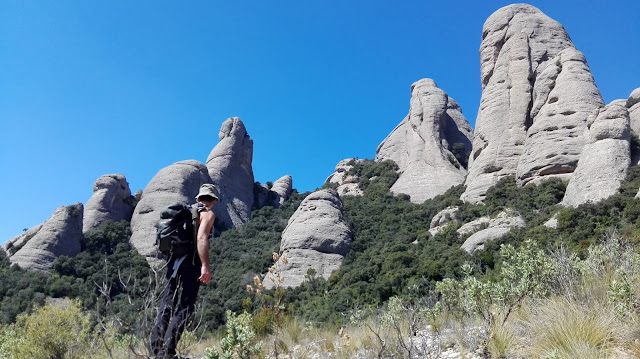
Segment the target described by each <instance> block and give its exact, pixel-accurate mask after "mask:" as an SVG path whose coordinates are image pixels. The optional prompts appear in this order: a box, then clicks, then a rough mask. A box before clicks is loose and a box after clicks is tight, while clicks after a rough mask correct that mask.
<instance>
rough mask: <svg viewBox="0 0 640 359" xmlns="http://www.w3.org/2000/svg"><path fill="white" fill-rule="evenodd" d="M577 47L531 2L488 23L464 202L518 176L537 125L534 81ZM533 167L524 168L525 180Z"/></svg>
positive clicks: (505, 9) (500, 12)
mask: <svg viewBox="0 0 640 359" xmlns="http://www.w3.org/2000/svg"><path fill="white" fill-rule="evenodd" d="M573 47H574V46H573V44H572V42H571V39H570V38H569V35H568V34H567V32H566V31H565V29H564V28H563V27H562V25H560V24H559V23H558V22H556V21H555V20H553V19H551V18H549V17H548V16H546V15H545V14H543V13H542V12H541V11H540V10H538V9H537V8H535V7H533V6H531V5H527V4H515V5H509V6H506V7H503V8H501V9H499V10H498V11H496V12H495V13H493V14H492V15H491V16H490V17H489V18H488V19H487V21H486V22H485V23H484V27H483V32H482V43H481V45H480V71H481V81H482V98H481V100H480V108H479V109H478V117H477V119H476V127H475V132H474V139H473V151H472V153H471V157H470V159H469V173H468V175H467V178H466V181H465V185H466V190H465V192H464V193H463V195H462V196H461V198H462V200H464V201H465V202H471V203H478V202H481V201H482V200H483V199H484V197H485V195H486V191H487V189H488V188H489V187H491V186H493V185H494V184H496V183H497V182H498V181H499V180H500V179H501V178H503V177H505V176H512V175H515V174H516V172H517V167H518V163H519V161H520V156H521V155H522V154H523V152H524V150H525V149H524V145H525V142H526V139H527V130H528V128H529V127H530V126H531V125H532V123H533V118H532V117H531V113H530V110H531V108H532V106H533V101H532V100H533V97H534V84H535V83H536V81H537V78H538V76H540V75H541V72H542V70H543V69H545V68H547V64H548V63H549V62H550V61H551V59H553V58H554V57H556V56H557V55H558V54H559V53H560V51H562V50H564V49H567V48H573ZM532 135H533V133H532ZM531 171H532V168H529V169H527V168H526V166H525V167H523V172H522V173H523V178H524V177H526V175H524V173H531Z"/></svg>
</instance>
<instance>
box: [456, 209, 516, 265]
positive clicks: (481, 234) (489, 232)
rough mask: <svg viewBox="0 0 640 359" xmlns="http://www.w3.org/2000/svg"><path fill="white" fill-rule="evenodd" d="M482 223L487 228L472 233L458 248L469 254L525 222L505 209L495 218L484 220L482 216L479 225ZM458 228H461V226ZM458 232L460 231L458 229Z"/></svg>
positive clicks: (514, 213)
mask: <svg viewBox="0 0 640 359" xmlns="http://www.w3.org/2000/svg"><path fill="white" fill-rule="evenodd" d="M470 223H471V222H470ZM470 223H468V224H470ZM484 225H486V226H487V228H485V229H481V230H478V231H477V232H475V233H473V234H472V235H471V236H469V238H467V240H466V241H464V243H463V244H462V246H461V247H460V248H461V249H463V250H465V251H466V252H467V253H469V254H471V253H473V252H475V251H477V250H479V249H483V248H484V245H485V243H487V242H489V241H491V240H494V239H498V238H500V237H502V236H504V235H505V234H507V233H509V232H510V231H511V230H513V229H514V228H522V227H524V226H525V225H526V223H525V221H524V219H523V218H522V217H521V216H520V215H519V214H518V213H516V212H514V211H510V210H506V211H503V212H500V213H499V214H498V215H497V216H496V217H495V218H491V219H488V221H486V222H485V220H484V217H483V218H482V224H481V226H484ZM460 229H462V227H461V228H460ZM458 233H460V230H459V231H458ZM466 233H468V232H466Z"/></svg>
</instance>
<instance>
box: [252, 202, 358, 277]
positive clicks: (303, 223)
mask: <svg viewBox="0 0 640 359" xmlns="http://www.w3.org/2000/svg"><path fill="white" fill-rule="evenodd" d="M343 210H344V209H343V205H342V201H341V200H340V197H338V195H337V193H336V192H335V191H333V190H319V191H316V192H314V193H312V194H310V195H309V196H307V198H305V199H304V200H303V201H302V203H300V206H299V207H298V209H297V210H296V212H295V213H294V214H293V215H292V216H291V218H290V219H289V223H288V224H287V227H286V228H285V229H284V231H283V232H282V241H281V243H280V259H279V263H277V264H276V267H278V268H280V273H279V274H280V276H281V277H282V278H284V282H283V283H281V284H280V286H281V287H297V286H300V284H302V282H303V281H304V280H305V276H306V274H307V271H308V270H309V269H310V268H313V269H314V270H315V273H316V275H317V276H319V277H322V278H325V279H328V278H329V276H330V275H331V273H333V272H334V271H335V270H337V269H338V268H339V267H340V265H341V264H342V260H343V259H344V256H345V255H346V254H347V253H348V252H349V249H350V248H351V241H352V233H351V228H350V227H349V224H348V222H347V219H346V218H345V216H344V213H343ZM283 257H284V258H286V260H287V263H284V262H283ZM264 285H265V286H266V287H267V288H273V286H274V283H273V282H272V281H270V280H268V276H267V279H266V280H265V281H264Z"/></svg>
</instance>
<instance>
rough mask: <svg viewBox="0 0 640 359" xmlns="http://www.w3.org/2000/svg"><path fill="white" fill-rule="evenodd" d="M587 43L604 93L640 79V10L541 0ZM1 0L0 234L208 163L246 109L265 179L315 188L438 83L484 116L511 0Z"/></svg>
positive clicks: (632, 4) (365, 153)
mask: <svg viewBox="0 0 640 359" xmlns="http://www.w3.org/2000/svg"><path fill="white" fill-rule="evenodd" d="M531 3H532V4H533V5H535V6H537V7H538V8H540V9H541V10H542V11H543V12H545V13H546V14H547V15H549V16H550V17H552V18H554V19H556V20H557V21H559V22H560V23H562V24H563V25H564V26H565V28H566V29H567V31H568V32H569V34H570V35H571V38H572V40H573V41H574V43H575V45H576V47H577V48H578V49H579V50H580V51H582V52H583V53H585V55H586V57H587V60H588V62H589V65H590V66H591V70H592V71H593V73H594V76H595V79H596V83H597V85H598V86H599V88H600V90H601V92H602V94H603V96H604V98H605V101H606V102H610V101H612V100H614V99H617V98H626V97H627V96H628V95H629V94H630V93H631V91H632V90H633V89H634V88H636V87H640V20H638V19H639V18H638V14H640V5H639V3H640V2H638V1H637V0H633V1H631V0H629V1H602V0H598V1H534V2H531ZM184 4H185V3H184V2H181V3H179V2H175V1H146V2H145V1H108V2H107V1H100V2H99V1H10V0H7V1H2V2H0V169H1V172H0V198H1V200H2V202H1V204H2V205H1V206H0V243H2V242H4V241H5V240H7V239H10V238H12V237H13V236H15V235H18V234H20V233H21V232H22V229H23V228H31V227H33V226H35V225H37V224H39V223H42V222H43V221H45V220H46V219H47V218H49V217H50V216H51V214H52V213H53V211H54V210H55V209H56V208H57V207H59V206H62V205H69V204H73V203H75V202H82V203H86V201H87V200H88V199H89V197H90V196H91V194H92V186H93V182H94V181H95V180H96V179H97V178H98V177H99V176H101V175H103V174H109V173H123V174H124V175H125V176H126V177H127V179H128V181H129V184H130V186H131V188H132V190H133V191H135V190H137V189H144V187H145V186H146V185H147V183H148V182H149V181H150V180H151V178H152V177H153V176H154V175H155V174H156V173H157V172H158V170H160V169H161V168H163V167H165V166H168V165H170V164H172V163H174V162H177V161H181V160H185V159H196V160H199V161H202V162H204V161H205V160H206V158H207V155H208V154H209V152H210V151H211V149H212V148H213V147H214V146H215V145H216V144H217V142H218V139H217V134H218V130H219V129H220V125H221V124H222V122H223V121H224V120H225V119H226V118H228V117H230V116H239V117H240V118H241V119H242V120H243V121H244V123H245V125H246V127H247V130H248V132H249V134H250V136H251V137H252V138H253V140H254V158H253V168H254V173H255V178H256V180H257V181H260V182H262V183H265V182H267V181H275V180H276V179H278V178H279V177H281V176H283V175H285V174H290V175H292V176H293V184H294V188H297V189H298V190H299V191H300V192H304V191H308V190H314V189H315V188H317V187H320V186H321V185H322V183H323V182H324V180H325V178H326V177H327V176H328V175H329V174H330V173H331V172H332V171H333V168H334V166H335V164H336V163H337V162H338V161H339V160H341V159H343V158H348V157H359V158H373V157H374V154H375V149H376V147H377V146H378V144H379V143H380V142H381V141H382V140H383V139H384V138H385V137H386V136H387V134H388V133H389V132H390V131H391V130H392V129H393V128H394V127H395V126H396V125H397V124H398V123H399V122H400V121H401V120H402V118H403V117H404V116H405V115H406V114H407V112H408V109H409V96H410V93H409V86H410V85H411V83H412V82H414V81H416V80H418V79H421V78H424V77H430V78H433V79H434V80H435V81H436V83H437V84H438V86H439V87H440V88H442V89H443V90H444V91H446V92H447V93H448V94H449V95H450V96H451V97H453V98H454V99H456V100H457V101H458V102H459V103H460V105H461V106H462V109H463V113H464V115H465V116H466V117H467V119H468V120H469V122H470V123H471V124H472V125H473V124H474V122H475V117H476V113H477V110H478V104H479V101H480V95H481V88H480V74H479V67H480V65H479V56H478V49H479V46H480V39H481V31H482V24H483V23H484V21H485V20H486V18H487V17H488V16H489V15H490V14H491V13H493V12H494V11H495V10H497V9H498V8H500V7H502V6H504V5H507V4H509V3H508V2H504V1H485V0H483V1H478V0H473V1H425V0H423V1H415V0H406V1H382V0H376V1H340V0H323V1H300V0H296V1H192V2H188V5H184Z"/></svg>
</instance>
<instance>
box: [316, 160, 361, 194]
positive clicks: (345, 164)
mask: <svg viewBox="0 0 640 359" xmlns="http://www.w3.org/2000/svg"><path fill="white" fill-rule="evenodd" d="M358 161H362V160H358V159H355V158H347V159H344V160H342V161H340V162H338V164H337V165H336V168H335V169H334V171H333V173H332V174H331V175H329V177H327V179H326V180H325V181H324V182H325V183H336V184H337V185H338V187H336V191H337V192H338V195H339V196H340V197H342V196H362V190H361V189H360V185H359V183H360V178H359V177H358V176H354V175H348V174H347V173H349V171H350V170H351V169H352V168H353V165H352V163H354V162H358Z"/></svg>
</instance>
